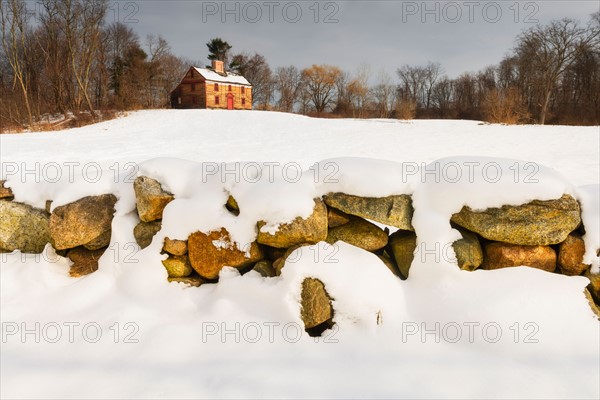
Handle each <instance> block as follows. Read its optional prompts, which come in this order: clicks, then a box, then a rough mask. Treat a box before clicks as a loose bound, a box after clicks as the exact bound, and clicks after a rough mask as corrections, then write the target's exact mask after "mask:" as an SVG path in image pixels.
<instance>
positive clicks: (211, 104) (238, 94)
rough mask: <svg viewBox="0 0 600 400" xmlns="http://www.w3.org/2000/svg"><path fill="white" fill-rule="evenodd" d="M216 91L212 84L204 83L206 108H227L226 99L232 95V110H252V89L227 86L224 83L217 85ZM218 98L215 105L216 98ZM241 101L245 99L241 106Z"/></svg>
mask: <svg viewBox="0 0 600 400" xmlns="http://www.w3.org/2000/svg"><path fill="white" fill-rule="evenodd" d="M217 85H218V89H217V90H215V83H214V82H212V83H211V82H206V106H207V107H208V108H223V109H226V108H227V97H228V96H229V94H231V95H233V108H234V109H236V110H251V109H252V88H250V87H247V86H237V85H229V84H226V83H217ZM242 90H243V93H242ZM217 97H218V98H219V102H218V103H217V100H216V98H217ZM242 99H245V102H244V104H242Z"/></svg>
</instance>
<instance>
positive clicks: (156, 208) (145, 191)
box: [133, 176, 175, 222]
mask: <svg viewBox="0 0 600 400" xmlns="http://www.w3.org/2000/svg"><path fill="white" fill-rule="evenodd" d="M133 190H134V191H135V203H136V205H137V211H138V215H139V216H140V219H141V220H142V221H144V222H151V221H156V220H158V219H161V218H162V213H163V210H164V209H165V207H166V206H167V204H169V203H170V202H171V201H173V199H174V198H175V197H174V196H173V195H172V194H171V193H169V192H166V191H164V190H163V189H162V187H161V185H160V182H158V181H157V180H156V179H152V178H148V177H147V176H140V177H138V178H137V179H136V180H135V182H133Z"/></svg>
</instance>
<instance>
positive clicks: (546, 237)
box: [452, 194, 581, 246]
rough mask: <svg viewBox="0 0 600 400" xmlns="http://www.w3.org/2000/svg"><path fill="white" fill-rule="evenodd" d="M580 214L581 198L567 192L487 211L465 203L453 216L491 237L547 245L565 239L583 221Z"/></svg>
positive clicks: (510, 241) (462, 224)
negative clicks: (557, 197) (552, 198)
mask: <svg viewBox="0 0 600 400" xmlns="http://www.w3.org/2000/svg"><path fill="white" fill-rule="evenodd" d="M580 214H581V210H580V208H579V203H578V202H577V200H575V199H574V198H573V197H571V196H569V195H567V194H565V195H563V196H562V197H561V198H560V199H557V200H547V201H540V200H534V201H532V202H530V203H527V204H523V205H520V206H507V205H505V206H502V207H500V208H488V209H486V210H483V211H474V210H472V209H471V208H470V207H467V206H465V207H463V208H462V210H461V211H460V212H458V213H456V214H454V215H453V216H452V222H454V223H456V224H458V225H460V226H462V227H463V228H466V229H468V230H470V231H473V232H475V233H478V234H480V235H481V236H483V237H484V238H486V239H488V240H494V241H499V242H505V243H512V244H521V245H528V246H546V245H550V244H557V243H560V242H563V241H564V240H565V239H566V237H567V235H569V233H571V232H572V231H573V230H574V229H575V228H577V226H578V225H579V224H580V223H581V215H580Z"/></svg>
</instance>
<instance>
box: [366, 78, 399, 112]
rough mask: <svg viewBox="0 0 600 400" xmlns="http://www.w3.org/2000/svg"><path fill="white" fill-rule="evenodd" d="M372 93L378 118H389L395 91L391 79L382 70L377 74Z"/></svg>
mask: <svg viewBox="0 0 600 400" xmlns="http://www.w3.org/2000/svg"><path fill="white" fill-rule="evenodd" d="M372 92H373V97H374V98H375V105H376V108H377V111H378V114H379V118H389V117H390V113H391V111H392V110H393V109H394V101H395V95H394V94H395V92H396V90H395V86H394V85H393V83H392V78H391V77H390V76H389V74H388V73H387V72H385V71H384V70H381V72H380V73H379V78H378V83H377V85H375V87H374V88H373V90H372Z"/></svg>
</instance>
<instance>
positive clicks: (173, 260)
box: [162, 256, 194, 278]
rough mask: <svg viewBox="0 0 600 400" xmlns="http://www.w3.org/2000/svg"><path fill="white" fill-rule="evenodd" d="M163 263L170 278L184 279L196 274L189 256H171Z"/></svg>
mask: <svg viewBox="0 0 600 400" xmlns="http://www.w3.org/2000/svg"><path fill="white" fill-rule="evenodd" d="M162 263H163V265H164V266H165V269H166V270H167V273H168V274H169V278H183V277H186V276H189V275H191V274H192V272H194V270H193V269H192V265H191V264H190V260H189V259H188V257H187V256H169V258H167V259H166V260H162Z"/></svg>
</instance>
